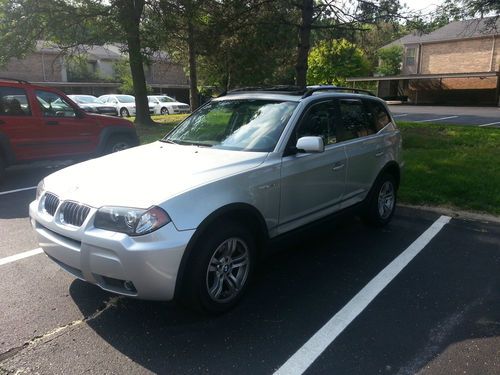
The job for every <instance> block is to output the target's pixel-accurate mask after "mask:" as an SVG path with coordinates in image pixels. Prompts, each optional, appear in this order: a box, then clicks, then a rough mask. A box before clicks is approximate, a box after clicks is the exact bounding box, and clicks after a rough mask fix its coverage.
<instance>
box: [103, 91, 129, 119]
mask: <svg viewBox="0 0 500 375" xmlns="http://www.w3.org/2000/svg"><path fill="white" fill-rule="evenodd" d="M99 100H100V101H101V102H103V103H105V104H109V105H111V106H113V107H115V108H116V110H117V111H118V114H119V115H120V116H121V117H129V116H134V115H135V98H134V97H133V96H132V95H118V94H111V95H102V96H100V97H99Z"/></svg>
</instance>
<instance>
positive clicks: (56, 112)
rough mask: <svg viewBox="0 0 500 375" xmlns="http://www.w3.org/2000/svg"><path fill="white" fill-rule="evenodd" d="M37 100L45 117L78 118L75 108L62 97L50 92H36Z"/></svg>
mask: <svg viewBox="0 0 500 375" xmlns="http://www.w3.org/2000/svg"><path fill="white" fill-rule="evenodd" d="M35 94H36V99H37V101H38V104H40V109H41V110H42V114H43V116H45V117H76V112H75V110H74V109H73V107H72V106H71V105H70V104H69V103H68V102H67V101H66V100H65V99H64V98H63V97H61V96H59V95H57V94H55V93H53V92H50V91H42V90H36V91H35Z"/></svg>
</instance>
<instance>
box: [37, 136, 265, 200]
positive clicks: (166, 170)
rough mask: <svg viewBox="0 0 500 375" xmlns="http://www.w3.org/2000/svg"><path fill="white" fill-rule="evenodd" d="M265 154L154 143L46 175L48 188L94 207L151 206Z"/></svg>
mask: <svg viewBox="0 0 500 375" xmlns="http://www.w3.org/2000/svg"><path fill="white" fill-rule="evenodd" d="M267 155H268V154H267V153H262V152H244V151H228V150H219V149H211V148H206V147H197V146H181V145H174V144H168V143H162V142H154V143H151V144H149V145H146V146H140V147H135V148H132V149H129V150H125V151H121V152H118V153H115V154H111V155H107V156H104V157H101V158H97V159H93V160H89V161H86V162H83V163H79V164H75V165H72V166H70V167H67V168H65V169H62V170H60V171H57V172H55V173H53V174H51V175H50V176H48V177H46V178H45V190H46V191H50V192H52V193H54V194H56V195H58V196H59V198H60V199H62V200H73V201H77V202H82V203H85V204H88V205H90V206H92V207H96V208H97V207H101V206H107V205H109V206H113V205H114V206H127V207H137V208H149V207H150V206H152V205H160V204H162V203H163V202H165V201H166V200H168V199H169V198H172V197H174V196H176V195H178V194H180V193H183V192H185V191H188V190H190V189H193V188H196V187H198V186H200V185H203V184H207V183H209V182H211V181H215V180H218V179H221V178H224V177H228V176H231V175H234V174H237V173H241V172H244V171H246V170H249V169H252V168H255V167H257V166H258V165H260V164H261V163H262V162H264V160H265V159H266V157H267Z"/></svg>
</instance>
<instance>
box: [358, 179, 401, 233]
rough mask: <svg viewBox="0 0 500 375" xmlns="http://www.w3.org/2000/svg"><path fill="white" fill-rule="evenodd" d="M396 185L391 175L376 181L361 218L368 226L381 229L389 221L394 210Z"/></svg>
mask: <svg viewBox="0 0 500 375" xmlns="http://www.w3.org/2000/svg"><path fill="white" fill-rule="evenodd" d="M396 200H397V185H396V180H395V178H394V177H393V176H392V175H391V174H384V175H382V176H381V177H379V178H378V179H377V181H376V182H375V186H374V188H373V190H372V193H371V196H370V197H369V201H368V205H367V208H366V211H365V213H364V215H363V218H364V219H365V221H366V222H367V223H368V224H372V225H375V226H378V227H382V226H384V225H386V224H388V223H389V221H391V219H392V216H393V215H394V211H395V209H396Z"/></svg>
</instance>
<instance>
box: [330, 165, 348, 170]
mask: <svg viewBox="0 0 500 375" xmlns="http://www.w3.org/2000/svg"><path fill="white" fill-rule="evenodd" d="M344 165H345V164H344V163H337V164H335V165H334V166H333V168H332V170H333V171H340V170H341V169H342V168H344Z"/></svg>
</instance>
